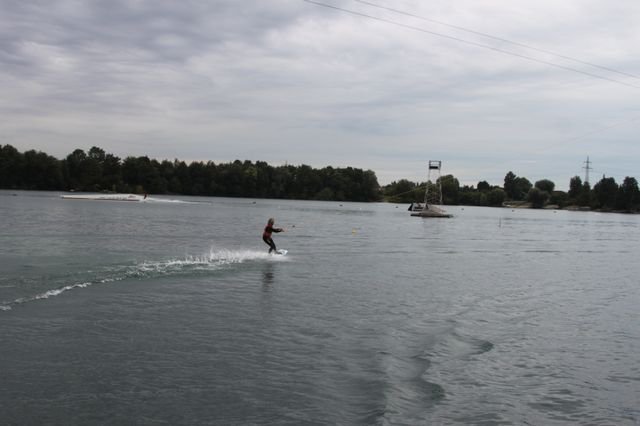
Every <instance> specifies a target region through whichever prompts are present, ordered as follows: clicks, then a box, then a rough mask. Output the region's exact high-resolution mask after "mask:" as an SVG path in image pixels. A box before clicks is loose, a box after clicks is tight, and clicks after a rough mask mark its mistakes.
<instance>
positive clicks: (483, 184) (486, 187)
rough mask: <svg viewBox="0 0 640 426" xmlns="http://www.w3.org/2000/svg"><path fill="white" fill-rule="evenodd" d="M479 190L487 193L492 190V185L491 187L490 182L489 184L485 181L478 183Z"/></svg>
mask: <svg viewBox="0 0 640 426" xmlns="http://www.w3.org/2000/svg"><path fill="white" fill-rule="evenodd" d="M477 188H478V191H481V192H486V191H490V190H491V185H489V182H487V181H486V180H483V181H480V182H478V186H477Z"/></svg>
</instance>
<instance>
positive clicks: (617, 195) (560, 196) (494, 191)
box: [382, 171, 640, 212]
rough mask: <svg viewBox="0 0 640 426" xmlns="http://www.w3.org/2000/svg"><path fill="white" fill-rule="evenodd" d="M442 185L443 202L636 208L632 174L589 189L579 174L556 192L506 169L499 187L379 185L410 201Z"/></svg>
mask: <svg viewBox="0 0 640 426" xmlns="http://www.w3.org/2000/svg"><path fill="white" fill-rule="evenodd" d="M438 186H441V187H442V197H443V204H447V205H470V206H494V207H498V206H503V205H504V204H505V202H512V203H516V204H523V203H527V205H529V206H531V207H533V208H543V207H554V208H571V207H574V208H584V209H594V210H601V211H624V212H638V211H640V189H638V181H637V180H636V179H635V178H634V177H629V176H627V177H625V178H624V180H623V181H622V183H621V184H618V183H617V182H616V181H615V179H614V178H612V177H606V176H602V179H600V181H598V183H596V184H595V185H594V186H593V188H591V185H590V184H589V183H588V182H582V179H580V177H579V176H574V177H572V178H571V179H570V181H569V191H568V192H565V191H558V190H556V189H555V183H554V182H552V181H551V180H549V179H542V180H539V181H537V182H535V183H534V184H532V183H531V182H530V181H529V180H528V179H527V178H525V177H521V176H517V175H516V174H515V173H513V172H512V171H509V172H508V173H507V174H506V175H505V177H504V184H503V186H497V185H493V186H492V185H490V184H489V183H487V182H486V181H480V182H478V184H477V186H475V187H474V186H472V185H471V186H469V185H464V186H462V187H461V186H460V183H459V182H458V179H456V178H455V177H454V176H453V175H445V176H442V177H441V178H440V179H439V181H436V182H422V183H416V182H411V181H409V180H406V179H401V180H399V181H394V182H392V183H391V184H389V185H387V186H385V187H383V188H382V191H383V195H384V197H385V199H387V200H389V201H393V202H400V203H410V202H417V201H422V200H423V199H424V193H425V191H426V189H427V188H428V187H429V190H435V189H436V188H437V187H438Z"/></svg>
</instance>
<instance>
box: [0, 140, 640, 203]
mask: <svg viewBox="0 0 640 426" xmlns="http://www.w3.org/2000/svg"><path fill="white" fill-rule="evenodd" d="M440 186H441V187H442V198H443V203H444V204H446V205H470V206H503V205H504V204H505V203H508V202H511V203H527V204H528V205H530V206H531V207H533V208H542V207H545V206H553V207H557V208H565V207H575V208H584V209H597V210H603V211H626V212H638V211H640V190H639V189H638V182H637V181H636V179H635V178H633V177H625V178H624V180H623V182H622V183H620V184H618V183H617V182H616V181H615V179H614V178H612V177H605V176H603V177H602V179H601V180H600V181H598V183H596V184H595V185H594V186H593V188H591V186H590V184H589V183H588V182H582V180H581V179H580V177H579V176H574V177H572V178H571V179H570V182H569V191H567V192H564V191H558V190H556V189H555V183H554V182H552V181H550V180H548V179H542V180H539V181H537V182H535V183H533V184H532V183H531V182H530V181H529V180H528V179H527V178H525V177H522V176H517V175H516V174H515V173H513V172H512V171H509V172H508V173H507V174H506V175H505V177H504V183H503V185H502V186H499V185H490V184H489V183H487V182H486V181H480V182H478V184H477V185H476V186H475V187H474V186H473V185H463V186H460V183H459V181H458V179H456V178H455V177H454V176H453V175H445V176H442V177H441V178H440V180H439V181H438V182H422V183H417V182H412V181H409V180H407V179H401V180H399V181H394V182H392V183H391V184H389V185H386V186H384V187H380V185H379V184H378V179H377V177H376V175H375V173H374V172H373V171H371V170H366V171H365V170H361V169H356V168H352V167H346V168H333V167H324V168H322V169H315V168H312V167H310V166H307V165H300V166H292V165H284V166H271V165H269V164H267V163H265V162H263V161H257V162H255V163H253V162H251V161H240V160H236V161H234V162H230V163H220V164H215V163H213V162H212V161H208V162H201V161H194V162H191V163H190V164H187V163H185V162H184V161H180V160H177V159H176V160H173V161H169V160H163V161H158V160H155V159H150V158H149V157H147V156H142V157H131V156H130V157H126V158H125V159H124V160H123V159H121V158H119V157H117V156H115V155H113V154H109V153H106V152H105V151H104V150H103V149H101V148H98V147H95V146H94V147H92V148H91V149H89V151H88V152H85V151H83V150H82V149H76V150H74V151H73V152H72V153H70V154H69V155H67V156H66V157H65V158H64V159H62V160H58V159H57V158H55V157H52V156H50V155H48V154H46V153H44V152H41V151H35V150H29V151H25V152H24V153H21V152H19V151H18V150H17V149H16V148H14V147H13V146H11V145H4V146H3V145H0V188H2V189H33V190H62V191H91V192H127V193H129V192H133V193H137V194H143V193H151V194H183V195H205V196H226V197H257V198H285V199H300V200H326V201H380V200H385V201H389V202H396V203H411V202H417V201H422V200H423V199H424V193H425V190H426V189H427V187H430V190H435V189H436V188H438V187H440Z"/></svg>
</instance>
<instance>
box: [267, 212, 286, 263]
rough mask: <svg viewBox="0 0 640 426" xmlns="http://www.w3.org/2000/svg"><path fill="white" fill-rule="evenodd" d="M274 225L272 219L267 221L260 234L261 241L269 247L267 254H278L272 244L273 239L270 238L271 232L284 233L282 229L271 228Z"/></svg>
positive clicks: (274, 245) (274, 244)
mask: <svg viewBox="0 0 640 426" xmlns="http://www.w3.org/2000/svg"><path fill="white" fill-rule="evenodd" d="M274 223H275V220H274V219H273V218H269V221H268V222H267V226H265V227H264V232H263V233H262V241H264V242H265V243H267V245H268V246H269V254H271V252H272V251H275V252H276V253H277V252H278V250H277V249H276V243H274V242H273V239H272V238H271V234H272V233H273V232H282V231H284V229H282V228H275V227H274V226H273V224H274Z"/></svg>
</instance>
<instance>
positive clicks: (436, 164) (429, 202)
mask: <svg viewBox="0 0 640 426" xmlns="http://www.w3.org/2000/svg"><path fill="white" fill-rule="evenodd" d="M441 167H442V161H429V171H428V173H427V187H426V189H425V191H424V203H412V204H411V206H410V207H409V211H410V212H411V216H416V217H453V215H452V214H450V213H447V212H446V211H444V209H443V208H442V207H440V206H442V181H441V179H440V169H441ZM432 172H433V175H434V176H433V177H434V179H435V184H434V183H432V181H431V177H432V176H431V173H432Z"/></svg>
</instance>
